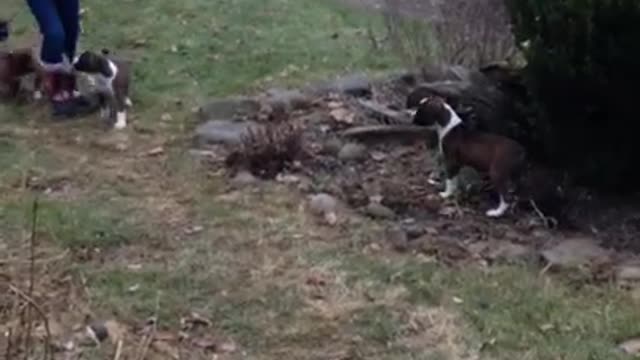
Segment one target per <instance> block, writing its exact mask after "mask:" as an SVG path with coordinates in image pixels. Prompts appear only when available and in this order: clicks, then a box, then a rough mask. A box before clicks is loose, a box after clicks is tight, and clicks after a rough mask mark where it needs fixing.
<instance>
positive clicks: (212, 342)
mask: <svg viewBox="0 0 640 360" xmlns="http://www.w3.org/2000/svg"><path fill="white" fill-rule="evenodd" d="M192 343H193V345H195V346H197V347H199V348H201V349H205V350H209V351H216V350H217V349H218V339H216V338H215V337H213V336H211V335H205V336H202V337H198V338H195V339H193V341H192Z"/></svg>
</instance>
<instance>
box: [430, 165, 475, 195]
mask: <svg viewBox="0 0 640 360" xmlns="http://www.w3.org/2000/svg"><path fill="white" fill-rule="evenodd" d="M440 165H441V166H442V169H443V170H444V162H443V163H442V164H440ZM458 179H459V181H460V187H461V188H462V189H464V191H466V192H472V191H478V190H481V189H482V188H483V186H484V184H485V182H484V179H483V178H482V175H481V174H480V173H479V172H477V171H476V170H474V169H472V168H470V167H464V168H462V169H460V173H459V177H458Z"/></svg>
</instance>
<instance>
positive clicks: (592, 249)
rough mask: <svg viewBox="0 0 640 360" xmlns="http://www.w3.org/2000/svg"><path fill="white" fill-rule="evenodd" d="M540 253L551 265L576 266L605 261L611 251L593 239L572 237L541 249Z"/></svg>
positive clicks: (560, 266) (561, 266)
mask: <svg viewBox="0 0 640 360" xmlns="http://www.w3.org/2000/svg"><path fill="white" fill-rule="evenodd" d="M541 255H542V257H543V258H544V259H545V260H546V261H547V262H548V263H549V265H551V266H555V267H559V268H576V267H579V266H582V265H589V264H592V263H601V262H605V261H607V260H608V259H610V256H611V253H610V252H609V251H607V250H606V249H604V248H602V247H601V246H600V245H599V244H598V242H597V241H596V240H595V239H591V238H572V239H566V240H564V241H562V242H560V243H559V244H557V245H555V246H553V247H550V248H548V249H545V250H543V251H542V252H541Z"/></svg>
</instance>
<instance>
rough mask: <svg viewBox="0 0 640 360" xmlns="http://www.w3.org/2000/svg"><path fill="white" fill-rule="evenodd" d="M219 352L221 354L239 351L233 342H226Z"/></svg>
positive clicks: (221, 345)
mask: <svg viewBox="0 0 640 360" xmlns="http://www.w3.org/2000/svg"><path fill="white" fill-rule="evenodd" d="M219 350H220V352H221V353H233V352H236V350H238V346H237V345H236V343H235V342H233V341H226V342H223V343H222V344H220V346H219Z"/></svg>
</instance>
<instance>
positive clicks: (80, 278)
mask: <svg viewBox="0 0 640 360" xmlns="http://www.w3.org/2000/svg"><path fill="white" fill-rule="evenodd" d="M3 1H5V2H8V4H7V3H3V12H4V11H6V12H7V13H9V14H12V13H14V12H16V11H18V12H19V15H18V17H17V23H16V26H15V38H14V39H13V40H12V42H13V43H22V42H27V41H31V39H33V38H34V27H33V24H32V21H31V18H30V15H29V13H28V12H27V10H26V8H25V5H24V2H23V1H21V0H3ZM82 3H83V6H84V7H86V8H87V9H88V12H87V15H86V20H85V23H84V26H85V29H86V34H85V35H84V36H83V40H82V47H83V48H89V47H91V48H96V49H99V48H102V47H108V48H110V49H113V51H114V52H116V53H117V54H122V55H123V56H125V57H129V58H131V59H133V60H135V75H136V76H135V86H134V96H133V100H134V103H135V108H134V109H135V110H134V126H133V127H132V128H131V129H128V130H127V131H126V132H124V133H121V134H115V133H106V132H104V131H103V130H101V129H99V127H98V126H97V124H98V122H97V120H91V121H83V122H78V123H68V124H52V123H50V122H48V119H47V117H46V115H45V111H46V108H43V107H41V106H36V107H34V108H30V107H25V106H16V105H0V254H2V256H5V255H6V259H8V262H7V263H6V264H9V265H6V269H5V268H4V267H2V266H4V265H2V266H0V273H2V272H4V271H5V270H7V271H11V272H14V273H15V274H16V275H15V279H16V282H19V283H20V281H23V280H24V269H25V267H24V261H22V260H23V259H24V258H25V257H26V256H27V249H26V247H27V245H26V240H25V239H26V237H25V235H24V232H25V229H27V228H28V222H29V208H30V206H31V201H32V198H33V195H34V193H36V192H42V190H45V189H46V191H45V192H44V195H42V196H41V205H40V206H41V210H40V213H39V215H40V221H39V224H40V226H39V228H38V234H39V239H40V240H39V249H38V258H39V259H42V261H41V262H38V266H37V269H38V271H39V274H41V279H40V280H39V285H38V286H41V287H42V288H43V289H45V290H47V291H44V290H43V292H42V293H41V294H39V297H38V300H39V301H41V302H43V303H47V304H49V305H47V309H49V311H50V313H51V314H52V317H54V318H56V319H58V320H59V321H60V322H64V321H65V320H64V319H68V321H70V322H74V321H77V319H81V318H82V317H83V316H84V315H90V316H91V317H94V318H101V319H108V318H113V319H116V320H117V321H119V322H122V323H124V324H127V325H131V326H133V325H139V324H140V323H143V322H144V321H145V319H147V318H148V317H150V316H152V315H158V318H159V326H160V329H162V330H166V331H173V332H177V330H178V328H179V323H180V319H181V318H182V317H184V316H186V315H188V314H189V313H190V312H193V311H195V312H198V313H200V314H203V315H204V316H206V317H208V318H209V319H211V321H212V323H213V327H214V328H215V329H216V331H218V332H219V333H220V334H224V335H225V336H228V337H231V338H233V339H234V341H235V342H236V343H237V344H238V348H239V350H238V351H237V352H235V353H233V354H229V355H228V356H229V358H243V359H244V358H247V359H281V358H284V359H407V360H408V359H434V360H436V359H505V360H506V359H514V358H517V357H520V358H523V359H549V360H551V359H565V360H584V359H623V358H624V357H623V356H622V355H620V354H617V353H616V352H615V345H616V343H617V342H618V341H620V340H623V339H626V338H629V337H633V336H635V335H637V334H638V333H639V332H640V321H639V320H640V313H638V311H637V310H636V309H637V304H635V303H634V302H633V301H632V300H631V299H630V298H629V297H628V296H627V295H626V294H624V293H622V292H620V291H618V290H616V289H615V288H613V287H611V288H609V287H595V286H588V285H582V286H576V285H575V284H574V283H571V282H569V281H567V280H563V279H562V278H560V277H553V276H549V275H539V273H538V271H537V270H538V269H531V268H528V267H526V266H524V265H523V266H496V267H493V268H468V269H450V268H445V267H443V266H441V265H438V264H436V263H435V262H433V261H432V260H431V259H428V258H424V257H419V256H409V255H403V256H400V255H395V254H392V253H390V252H387V251H385V250H379V246H373V245H374V244H377V243H380V242H384V239H381V230H382V229H381V228H380V225H379V224H376V223H372V222H369V221H367V220H363V219H353V221H352V222H351V223H350V226H348V227H346V228H327V227H324V226H321V225H319V224H317V223H316V221H315V219H314V218H312V217H310V216H309V215H307V213H306V212H305V211H302V210H301V209H300V206H299V205H300V203H301V198H300V196H299V195H297V194H292V193H291V191H290V190H288V189H287V188H285V187H284V186H281V185H278V184H266V185H261V186H259V187H258V188H256V189H253V190H236V189H234V188H232V187H231V186H229V185H228V184H226V183H225V181H224V179H223V178H222V177H221V175H219V174H215V173H211V172H209V171H208V170H207V168H206V166H205V165H204V164H201V163H200V162H198V161H197V160H196V159H195V158H193V157H192V156H190V155H189V153H188V145H187V144H188V137H189V133H188V129H189V128H190V127H191V126H192V125H193V119H192V118H193V117H192V111H191V109H192V108H193V107H194V106H196V105H198V104H200V103H201V102H202V101H204V100H205V99H206V98H208V97H211V96H214V95H215V96H217V95H228V94H237V93H250V92H254V91H257V90H258V89H260V88H262V87H266V86H269V85H274V84H275V85H289V84H298V83H301V82H305V81H309V80H313V79H320V78H322V77H325V76H327V75H330V74H338V73H342V72H345V71H349V70H352V69H365V70H371V71H375V70H382V69H388V68H394V67H396V66H397V64H398V63H399V61H398V59H395V58H393V57H391V56H389V55H388V54H385V53H384V52H378V51H373V50H372V49H371V46H370V43H369V40H368V36H367V34H366V30H367V28H369V27H373V28H374V29H378V28H379V26H380V19H379V18H377V17H375V16H373V15H370V14H361V13H355V12H353V11H352V10H346V9H342V8H341V7H339V6H338V5H336V4H334V3H332V2H331V1H328V0H327V1H320V0H215V1H212V0H183V1H173V0H115V1H101V0H85V1H83V2H82ZM167 114H169V115H170V116H166V115H167ZM157 147H162V149H163V152H162V153H160V154H157V155H155V156H150V155H145V154H148V152H149V150H151V149H154V148H157ZM50 259H55V260H50ZM0 260H2V259H0ZM45 260H46V261H45ZM0 264H5V263H3V262H2V261H0ZM58 277H60V279H70V280H69V281H70V282H71V285H68V284H67V283H66V282H64V281H63V280H60V281H59V282H58V281H57V280H56V281H53V279H57V278H58ZM62 283H64V284H66V285H64V286H62V285H60V284H62ZM52 284H53V285H52ZM60 288H62V290H60ZM158 304H159V305H158ZM0 310H1V307H0ZM1 314H2V312H1V311H0V315H1ZM130 345H132V346H135V345H136V344H135V343H134V344H130ZM200 356H201V357H200ZM94 358H100V359H102V358H104V359H107V358H109V359H111V358H113V354H112V352H111V350H110V349H109V348H105V349H102V350H98V351H97V352H96V354H94ZM129 358H132V359H133V358H134V357H133V355H130V357H129ZM190 358H202V359H205V358H207V359H210V358H211V355H208V357H205V356H204V355H203V354H195V353H194V354H192V357H190Z"/></svg>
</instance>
